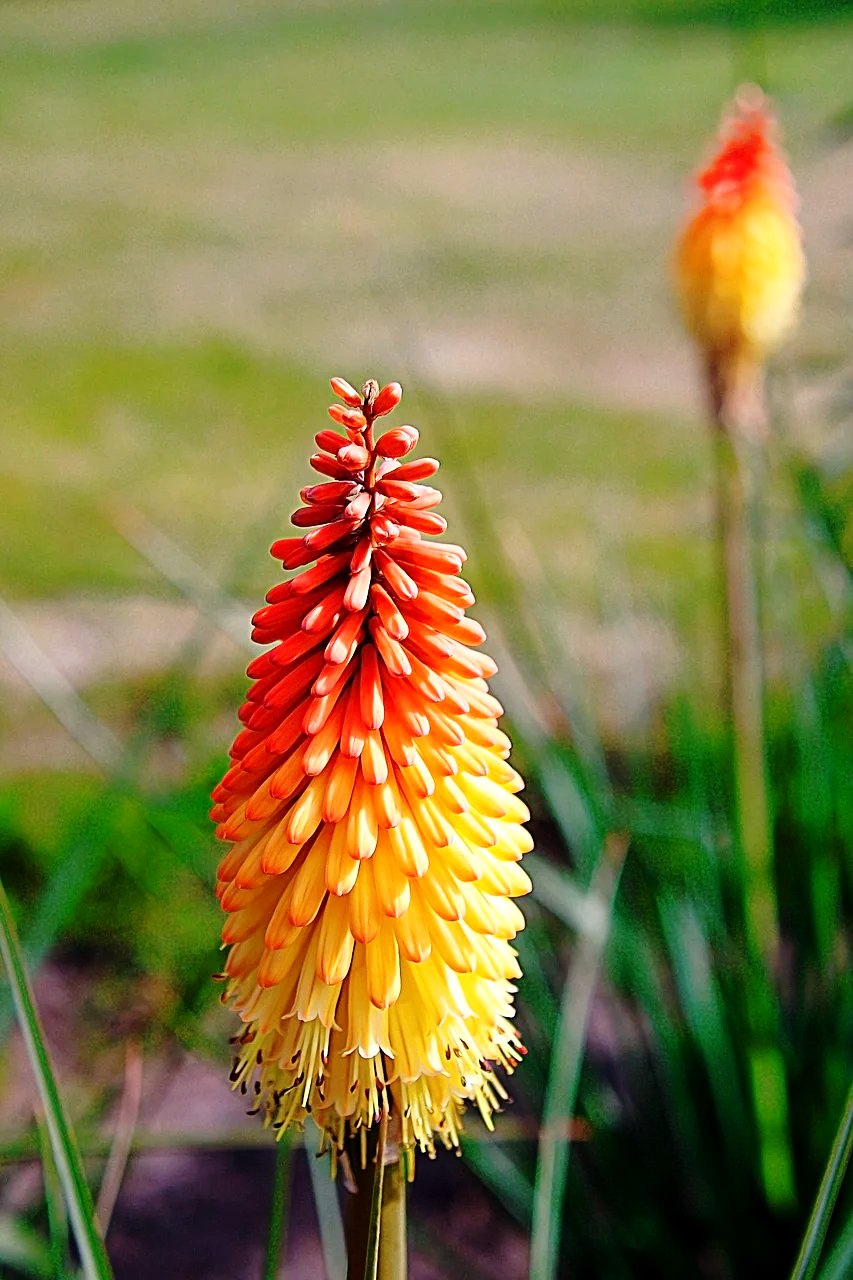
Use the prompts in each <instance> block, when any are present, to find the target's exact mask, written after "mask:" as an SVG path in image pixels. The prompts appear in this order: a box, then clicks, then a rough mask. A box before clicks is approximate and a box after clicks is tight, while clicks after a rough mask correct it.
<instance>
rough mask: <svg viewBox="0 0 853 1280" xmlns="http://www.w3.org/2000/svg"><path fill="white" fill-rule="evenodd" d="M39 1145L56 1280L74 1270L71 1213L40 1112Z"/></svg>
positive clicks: (37, 1122) (37, 1118)
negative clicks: (70, 1258) (70, 1242)
mask: <svg viewBox="0 0 853 1280" xmlns="http://www.w3.org/2000/svg"><path fill="white" fill-rule="evenodd" d="M36 1125H37V1127H38V1138H39V1148H40V1150H41V1169H42V1178H43V1180H44V1201H45V1206H46V1208H47V1224H48V1230H49V1231H50V1256H51V1260H52V1263H53V1275H54V1277H55V1280H64V1277H65V1276H66V1274H67V1273H68V1271H69V1270H70V1267H69V1255H68V1214H67V1212H66V1209H65V1201H64V1200H63V1198H62V1184H61V1182H60V1181H59V1173H58V1172H57V1168H56V1161H55V1160H54V1158H53V1150H52V1148H51V1145H50V1137H49V1135H48V1132H47V1126H46V1124H45V1122H44V1120H43V1118H42V1117H41V1116H36Z"/></svg>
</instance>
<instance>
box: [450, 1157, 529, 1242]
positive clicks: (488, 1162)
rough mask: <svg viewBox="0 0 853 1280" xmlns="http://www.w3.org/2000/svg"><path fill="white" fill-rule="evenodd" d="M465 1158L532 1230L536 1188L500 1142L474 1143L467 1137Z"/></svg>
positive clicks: (486, 1183)
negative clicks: (534, 1191)
mask: <svg viewBox="0 0 853 1280" xmlns="http://www.w3.org/2000/svg"><path fill="white" fill-rule="evenodd" d="M462 1157H463V1159H464V1161H465V1163H466V1164H467V1165H468V1167H469V1169H471V1170H473V1172H474V1173H475V1174H476V1175H477V1177H478V1178H479V1179H480V1181H481V1182H482V1183H483V1185H484V1186H485V1187H488V1189H489V1191H491V1193H492V1195H493V1196H494V1197H495V1199H496V1200H498V1201H499V1202H500V1203H501V1204H502V1205H503V1207H504V1208H505V1209H506V1210H507V1211H508V1213H510V1214H511V1216H512V1217H513V1218H515V1220H516V1222H518V1223H520V1224H521V1226H522V1227H524V1229H525V1230H529V1228H530V1223H531V1221H532V1220H533V1187H532V1186H531V1184H530V1181H529V1179H528V1178H527V1177H526V1175H525V1174H524V1173H522V1171H521V1169H519V1167H518V1165H517V1164H516V1163H515V1161H514V1160H513V1159H512V1157H511V1156H510V1155H508V1154H507V1152H506V1150H505V1148H504V1147H503V1146H501V1144H500V1143H499V1142H498V1141H483V1142H471V1141H470V1140H468V1139H467V1138H465V1136H464V1135H463V1137H462Z"/></svg>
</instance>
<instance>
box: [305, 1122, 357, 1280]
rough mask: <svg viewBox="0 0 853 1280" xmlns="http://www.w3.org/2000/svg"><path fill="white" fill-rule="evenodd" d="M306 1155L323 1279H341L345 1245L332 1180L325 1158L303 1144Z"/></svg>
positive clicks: (345, 1259)
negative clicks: (323, 1272) (324, 1274)
mask: <svg viewBox="0 0 853 1280" xmlns="http://www.w3.org/2000/svg"><path fill="white" fill-rule="evenodd" d="M306 1156H307V1158H308V1170H309V1172H310V1174H311V1187H312V1190H313V1192H314V1205H315V1208H316V1210H317V1221H318V1223H319V1226H320V1246H321V1248H322V1251H323V1265H324V1266H325V1269H326V1280H344V1277H345V1276H346V1273H347V1247H346V1242H345V1240H344V1225H343V1222H342V1220H341V1207H340V1205H339V1204H338V1194H337V1191H336V1190H335V1184H334V1182H333V1181H332V1179H331V1178H330V1177H329V1169H328V1165H327V1163H326V1161H325V1160H318V1159H317V1158H316V1157H315V1156H314V1153H313V1152H312V1151H310V1150H308V1149H307V1147H306Z"/></svg>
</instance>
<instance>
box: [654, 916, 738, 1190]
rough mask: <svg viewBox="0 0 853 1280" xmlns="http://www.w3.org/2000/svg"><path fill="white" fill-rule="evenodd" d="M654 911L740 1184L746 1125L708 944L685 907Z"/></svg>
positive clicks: (734, 1177) (735, 1180)
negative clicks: (660, 926)
mask: <svg viewBox="0 0 853 1280" xmlns="http://www.w3.org/2000/svg"><path fill="white" fill-rule="evenodd" d="M659 912H660V918H661V925H662V927H663V933H664V937H665V939H666V942H667V946H668V948H669V953H670V956H671V960H672V973H673V977H674V979H675V983H676V986H677V988H678V994H679V999H680V1001H681V1007H682V1009H683V1010H684V1014H685V1017H686V1019H687V1024H688V1026H689V1028H690V1032H691V1036H692V1039H693V1041H694V1043H695V1044H696V1046H697V1048H698V1049H699V1052H700V1054H701V1055H702V1058H703V1060H704V1063H705V1070H706V1072H707V1075H708V1082H709V1084H710V1087H711V1094H712V1096H713V1099H714V1106H715V1108H716V1111H717V1119H718V1123H719V1127H720V1133H721V1134H722V1135H723V1142H724V1143H725V1148H726V1157H727V1162H728V1173H729V1177H730V1178H731V1180H732V1183H733V1185H734V1186H737V1185H738V1184H740V1183H742V1180H743V1175H744V1172H745V1170H744V1150H743V1146H742V1143H743V1142H744V1141H745V1140H746V1139H747V1136H748V1134H749V1132H750V1125H749V1118H748V1110H747V1106H746V1102H745V1100H744V1097H743V1092H742V1089H741V1087H740V1081H739V1080H738V1077H737V1073H736V1071H735V1070H734V1069H733V1068H734V1063H735V1062H736V1061H737V1055H736V1052H735V1046H734V1045H733V1043H732V1040H731V1037H730V1035H729V1030H728V1026H727V1023H726V1018H725V1012H724V1009H723V1002H722V997H721V994H720V990H719V986H718V983H717V980H716V976H715V974H714V969H713V964H712V957H711V954H710V950H709V947H708V940H707V938H706V937H705V934H704V932H703V930H702V925H701V922H700V920H699V917H698V915H697V913H696V912H695V910H694V909H693V907H692V906H691V905H690V904H689V903H686V902H680V901H675V900H673V899H672V898H671V897H669V896H667V897H664V898H663V899H662V901H661V902H660V905H659Z"/></svg>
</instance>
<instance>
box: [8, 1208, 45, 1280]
mask: <svg viewBox="0 0 853 1280" xmlns="http://www.w3.org/2000/svg"><path fill="white" fill-rule="evenodd" d="M0 1264H3V1265H5V1266H9V1267H14V1268H15V1270H16V1271H22V1272H23V1273H24V1275H27V1276H34V1277H36V1280H53V1277H54V1276H55V1274H56V1273H55V1272H54V1269H53V1262H52V1259H51V1253H50V1249H49V1248H48V1246H47V1245H46V1244H45V1242H44V1240H42V1238H41V1236H40V1235H39V1234H38V1232H37V1231H34V1230H33V1229H32V1227H30V1226H28V1225H27V1223H25V1222H21V1220H20V1219H19V1218H13V1217H12V1215H11V1214H7V1213H4V1214H0ZM4 1274H5V1273H4Z"/></svg>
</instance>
